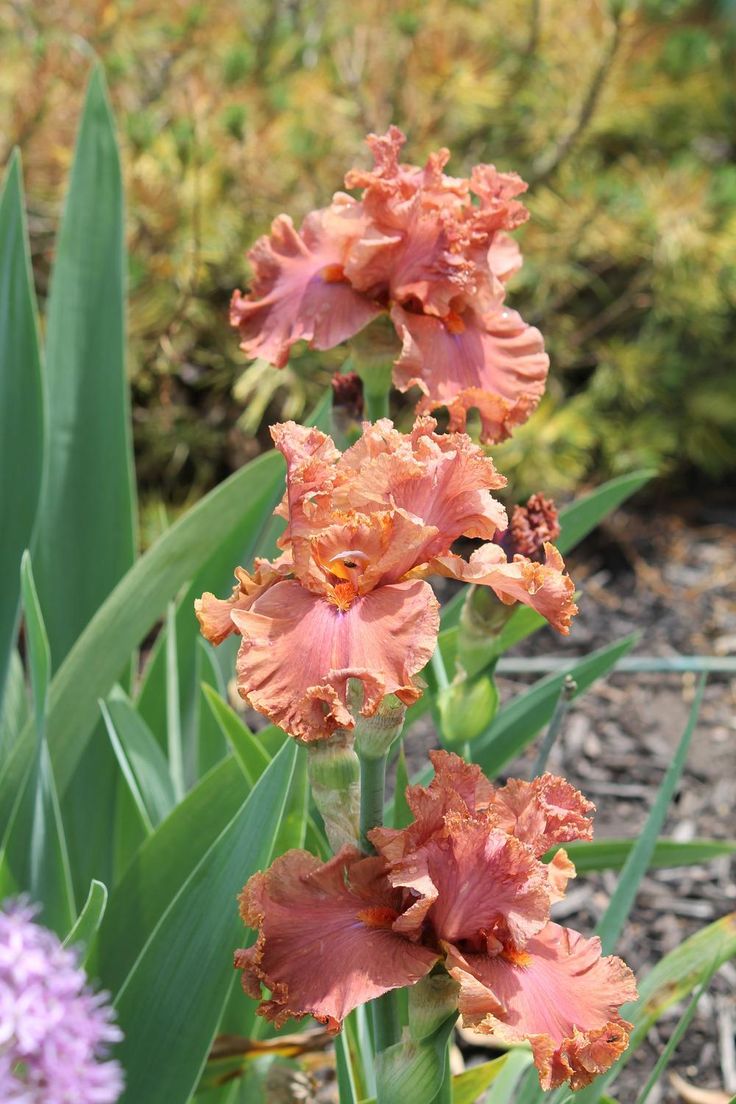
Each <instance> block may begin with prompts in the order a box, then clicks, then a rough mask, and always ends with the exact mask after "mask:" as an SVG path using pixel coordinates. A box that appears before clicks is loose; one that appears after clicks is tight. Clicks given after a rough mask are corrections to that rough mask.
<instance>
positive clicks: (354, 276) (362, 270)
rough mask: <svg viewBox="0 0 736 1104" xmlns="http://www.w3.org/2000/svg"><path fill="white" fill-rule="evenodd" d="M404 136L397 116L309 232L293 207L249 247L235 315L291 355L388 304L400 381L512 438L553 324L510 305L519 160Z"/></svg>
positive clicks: (334, 340)
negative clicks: (460, 153) (423, 149)
mask: <svg viewBox="0 0 736 1104" xmlns="http://www.w3.org/2000/svg"><path fill="white" fill-rule="evenodd" d="M404 141H405V138H404V135H403V134H402V133H401V131H400V130H398V128H397V127H391V128H390V129H389V131H388V132H387V133H386V134H384V135H382V136H379V135H375V134H371V135H369V137H368V139H367V142H368V145H369V147H370V149H371V152H372V154H373V158H374V162H375V164H374V167H373V168H372V169H370V170H367V171H363V170H359V169H353V170H351V171H350V172H349V173H348V174H347V176H346V178H345V184H346V187H348V188H350V189H353V190H357V191H359V192H360V194H361V198H360V199H355V198H353V197H351V196H349V195H347V194H346V193H344V192H338V193H336V194H335V196H334V198H333V200H332V203H331V204H330V206H329V207H326V208H323V209H322V210H319V211H313V212H311V214H309V215H308V216H307V218H306V219H305V220H304V223H303V225H302V228H301V230H299V231H297V230H296V229H295V228H294V225H293V223H292V221H291V219H290V218H289V217H288V216H287V215H280V216H279V217H278V218H277V219H276V220H275V221H274V223H273V225H272V227H271V233H270V234H269V235H266V236H264V237H262V238H260V239H259V241H258V242H257V243H256V245H255V246H254V247H253V249H252V250H251V251H250V253H249V259H250V261H251V264H252V267H253V285H252V287H251V290H250V292H249V293H248V294H247V295H243V294H241V292H240V291H236V292H235V294H234V296H233V299H232V304H231V321H232V324H233V325H234V326H236V327H237V328H238V330H239V331H240V335H241V338H242V345H241V348H242V349H243V350H244V351H245V352H246V353H247V355H248V356H250V357H263V358H264V359H265V360H267V361H269V362H270V363H271V364H274V365H276V366H277V367H283V366H284V365H285V364H286V362H287V360H288V357H289V352H290V349H291V347H292V345H294V344H295V343H296V342H297V341H300V340H305V341H308V342H309V343H310V344H311V345H312V347H313V348H316V349H329V348H333V347H334V346H335V345H338V344H340V343H341V342H343V341H345V340H346V339H348V338H350V337H352V336H354V335H355V334H356V333H358V332H359V331H360V330H362V329H363V327H364V326H366V325H367V324H368V323H369V322H371V321H373V319H374V318H376V317H377V316H378V315H379V314H382V313H386V312H388V314H389V315H390V318H391V321H392V322H393V325H394V328H395V330H396V334H397V337H398V342H399V343H400V345H399V344H398V343H397V350H398V348H399V347H400V352H399V354H398V357H397V359H396V361H395V365H394V383H395V384H396V386H397V387H399V388H400V389H401V390H402V391H406V390H408V388H410V387H412V386H417V387H418V388H419V389H420V391H421V392H422V399H421V401H420V403H419V407H418V410H419V412H420V413H422V412H426V411H432V410H434V409H435V408H437V407H439V406H446V407H447V408H448V410H449V413H450V428H451V429H459V430H461V429H464V427H465V422H466V417H467V412H468V410H469V409H470V408H472V407H475V408H477V409H478V411H479V413H480V418H481V425H482V440H483V441H484V442H493V441H500V440H503V439H504V438H505V437H507V436H508V435H509V433H510V432H511V430H512V429H513V428H514V427H515V426H517V425H519V424H521V423H522V422H524V421H526V419H527V418H528V416H529V414H530V413H531V411H532V410H533V409H534V407H535V406H536V405H537V403H538V401H539V399H540V396H541V395H542V392H543V391H544V386H545V381H546V376H547V368H548V363H549V362H548V358H547V356H546V354H545V352H544V343H543V340H542V337H541V334H540V333H539V331H538V330H536V329H534V328H533V327H532V326H528V325H527V324H526V323H525V322H524V321H523V319H522V318H521V317H520V315H518V314H517V313H516V311H513V310H510V309H508V307H506V305H505V295H506V284H507V281H508V280H509V278H510V277H511V276H512V275H513V274H514V273H515V272H516V271H518V269H519V268H520V267H521V253H520V251H519V248H518V246H517V245H516V243H515V242H514V241H513V239H512V238H511V237H509V235H508V233H507V232H508V231H509V230H514V229H515V228H516V227H518V226H519V225H520V224H521V223H522V222H524V221H525V220H526V218H527V217H528V216H527V211H526V210H525V208H524V206H523V205H522V204H521V203H520V202H519V200H518V199H517V196H518V195H520V194H521V193H522V192H524V191H525V190H526V184H525V183H524V182H523V181H522V180H521V178H520V177H518V176H517V175H516V174H515V173H500V172H498V171H497V170H496V169H495V168H494V166H493V165H477V166H476V167H475V168H474V169H473V171H472V173H471V176H470V178H469V179H461V178H456V177H450V176H447V175H446V174H445V173H444V172H443V169H444V167H445V165H446V164H447V161H448V158H449V152H448V151H447V150H445V149H442V150H439V151H438V152H437V153H433V154H431V155H430V157H429V159H428V161H427V163H426V165H425V166H424V168H418V167H416V166H414V165H407V164H403V163H402V162H401V161H400V160H399V156H400V152H401V148H402V146H403V144H404Z"/></svg>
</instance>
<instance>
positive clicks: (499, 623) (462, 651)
mask: <svg viewBox="0 0 736 1104" xmlns="http://www.w3.org/2000/svg"><path fill="white" fill-rule="evenodd" d="M513 612H514V607H513V606H507V605H505V603H503V602H502V601H501V600H500V599H499V598H497V597H496V595H495V594H494V593H493V591H492V590H491V588H490V587H483V586H472V587H470V589H469V591H468V594H467V596H466V598H465V601H464V603H463V608H462V613H461V614H460V623H459V626H458V634H457V658H458V663H459V664H460V666H461V667H462V669H463V671H464V672H465V674H466V675H477V674H478V672H479V671H482V670H483V669H484V668H485V667H488V665H489V664H490V663H492V662H493V661H494V660H495V659H497V658H498V640H499V637H500V635H501V632H502V630H503V629H504V627H505V626H506V623H507V621H508V619H509V618H510V617H511V615H512V613H513Z"/></svg>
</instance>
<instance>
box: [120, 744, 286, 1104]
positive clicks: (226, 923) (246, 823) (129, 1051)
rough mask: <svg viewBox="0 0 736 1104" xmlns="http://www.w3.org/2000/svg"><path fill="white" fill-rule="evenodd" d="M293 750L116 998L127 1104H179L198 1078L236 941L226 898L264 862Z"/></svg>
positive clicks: (204, 864)
mask: <svg viewBox="0 0 736 1104" xmlns="http://www.w3.org/2000/svg"><path fill="white" fill-rule="evenodd" d="M296 750H297V749H296V746H295V745H294V744H292V743H289V744H287V745H285V747H284V748H283V749H282V751H281V752H280V753H279V755H278V756H277V757H276V758H275V759H274V761H273V762H272V763H271V764H270V766H269V767H268V768H267V770H266V771H265V772H264V774H263V775H262V777H261V778H260V779H259V781H258V782H257V784H256V786H255V787H254V789H253V790H252V791H251V794H250V795H249V797H248V799H247V800H246V802H245V804H244V805H243V806H242V807H241V808H240V809H239V810H238V812H237V813H236V814H235V816H234V817H233V818H232V820H231V821H230V822H229V823H228V824H227V826H226V827H225V828H224V829H223V831H222V832H221V833H220V835H219V836H218V837H217V839H216V840H215V841H214V843H213V844H212V846H211V847H210V848H209V849H208V851H207V852H206V854H205V855H203V857H202V859H201V860H200V862H199V863H198V864H197V866H196V867H195V868H194V869H193V871H192V873H191V874H190V876H189V877H188V878H187V880H186V882H185V883H184V885H183V886H182V887H181V889H180V891H179V893H178V894H177V895H176V897H175V898H174V899H173V901H172V902H171V903H170V904H169V906H168V908H167V909H166V911H165V912H164V914H163V915H162V917H161V919H160V920H159V922H158V924H157V925H156V927H155V928H154V930H153V931H152V933H151V935H150V937H149V939H148V940H147V942H146V944H145V946H144V947H143V948H142V950H141V952H140V954H139V956H138V958H137V960H136V961H135V964H134V965H133V968H132V970H131V971H130V973H129V974H128V976H127V977H126V978H125V980H124V982H123V984H122V986H121V988H120V990H119V991H118V993H117V995H116V997H115V1005H116V1008H117V1011H118V1015H119V1019H120V1025H121V1027H122V1029H123V1031H124V1033H125V1039H124V1041H123V1042H122V1043H121V1045H120V1047H119V1058H120V1061H121V1062H122V1064H123V1067H124V1068H125V1073H126V1088H125V1093H124V1095H123V1097H122V1100H123V1101H124V1102H127V1104H133V1102H135V1104H159V1102H160V1101H162V1100H165V1101H167V1104H186V1102H187V1101H188V1100H189V1098H190V1095H191V1093H192V1092H193V1090H194V1088H195V1087H196V1085H197V1082H198V1081H199V1077H200V1075H201V1072H202V1069H203V1068H204V1064H205V1062H206V1060H207V1054H208V1052H209V1049H210V1046H211V1043H212V1039H213V1037H214V1035H215V1031H216V1029H217V1024H218V1021H219V1018H220V1015H221V1013H222V1010H223V1007H224V1005H225V1002H226V1000H227V995H228V993H229V991H230V989H231V987H232V984H233V975H234V971H233V968H232V957H231V956H232V951H233V948H234V947H236V946H237V945H238V943H239V942H242V923H241V921H240V919H239V917H238V913H237V908H236V905H235V897H236V895H237V893H238V891H239V890H240V888H241V887H242V885H243V884H244V882H245V881H247V879H248V878H249V877H250V875H251V874H253V873H254V872H255V871H256V870H258V869H260V868H262V867H264V866H266V865H268V862H269V860H270V858H271V851H272V847H273V841H274V839H275V837H276V835H277V832H278V826H279V823H280V820H281V816H282V814H283V810H284V806H285V803H286V800H287V797H288V793H289V789H290V783H291V777H292V774H293V769H294V763H295V760H296ZM162 1055H165V1060H164V1061H162V1060H161V1056H162Z"/></svg>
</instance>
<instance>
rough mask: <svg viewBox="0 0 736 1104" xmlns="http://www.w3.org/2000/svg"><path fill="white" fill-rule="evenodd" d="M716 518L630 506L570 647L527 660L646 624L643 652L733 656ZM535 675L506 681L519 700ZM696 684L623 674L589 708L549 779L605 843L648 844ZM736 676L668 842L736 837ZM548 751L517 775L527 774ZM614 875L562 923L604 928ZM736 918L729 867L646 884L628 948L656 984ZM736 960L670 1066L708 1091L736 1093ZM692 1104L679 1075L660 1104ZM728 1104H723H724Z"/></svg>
mask: <svg viewBox="0 0 736 1104" xmlns="http://www.w3.org/2000/svg"><path fill="white" fill-rule="evenodd" d="M698 511H702V508H701V507H693V508H690V509H688V508H687V507H686V508H685V509H684V510H683V514H684V515H685V517H686V518H687V515H688V513H689V514H690V517H689V518H688V519H687V520H683V515H682V514H680V515H678V516H676V517H675V518H674V519H673V520H669V521H666V522H665V521H663V520H662V519H661V518H658V519H657V521H656V524H653V523H652V517H651V515H645V514H634V513H625V512H623V511H620V512H619V513H618V514H617V515H616V517H615V519H614V520H613V521H612V522H611V523H610V524H608V525H607V526H606V527H605V528H604V529H603V530H602V531H601V532H599V533H598V534H597V535H596V536H595V537H594V538H592V539H591V540H590V541H589V542H588V543H587V544H586V545H585V546H583V547H582V548H581V549H580V550H579V551H578V553H577V554H576V556H575V557H573V559H572V562H571V565H570V566H571V573H572V575H573V577H574V578H575V580H576V583H577V584H578V586H579V588H580V590H581V591H582V593H583V596H584V597H583V599H582V600H581V602H580V606H581V612H580V615H579V617H578V618H577V623H576V625H575V626H574V629H573V632H572V634H571V637H570V638H569V639H568V640H567V641H565V642H560V640H559V638H556V637H555V636H554V634H553V633H551V632H550V631H549V630H545V631H544V632H541V633H539V634H538V635H537V636H535V637H534V638H533V640H530V641H527V642H526V643H525V644H524V645H521V646H520V648H519V649H517V654H526V655H543V654H552V655H560V654H567V655H570V656H571V657H572V656H574V655H576V654H584V653H586V652H588V651H591V650H592V649H594V648H597V647H600V646H601V645H603V644H605V643H608V642H609V641H611V640H613V639H616V638H618V637H621V636H624V635H626V634H627V633H629V632H631V631H632V630H633V629H638V630H639V631H640V632H641V634H642V638H641V641H640V643H639V644H638V645H637V646H636V649H635V652H634V654H638V655H659V656H667V655H673V654H676V653H680V654H697V653H701V654H706V655H733V654H734V653H735V652H736V528H734V527H733V526H730V525H728V524H726V523H725V519H724V518H723V517H722V516H721V517H719V516H718V515H717V514H716V516H715V517H714V516H713V514H711V516H710V517H706V519H705V521H706V524H703V516H702V512H701V514H700V517H698ZM529 681H530V680H529V679H514V680H510V679H504V680H502V682H501V688H502V694H503V697H504V699H506V700H507V699H508V697H509V696H511V695H513V694H515V693H517V692H518V691H519V689H521V687H522V686H523V685H524V684H526V683H528V682H529ZM694 682H695V680H694V677H693V676H692V675H673V674H666V675H643V674H642V675H638V674H619V675H616V674H614V675H612V676H611V677H609V678H608V679H606V680H604V681H603V682H599V683H597V684H595V685H594V686H593V687H592V688H591V689H590V690H589V691H588V692H587V694H585V695H583V696H582V697H581V698H580V699H578V701H576V702H575V703H574V704H573V706H572V708H571V710H570V712H569V714H568V716H567V719H566V723H565V727H564V732H563V735H562V738H561V739H560V740H559V741H558V743H557V745H556V746H555V748H554V749H553V751H552V754H551V757H550V761H549V764H548V766H549V769H551V770H553V771H555V772H557V773H560V774H564V775H566V776H567V777H568V778H569V779H570V781H571V782H573V783H574V784H575V785H576V786H578V787H579V788H580V789H581V790H582V791H583V792H584V793H585V794H586V795H587V796H589V797H590V798H591V799H592V800H593V801H595V803H596V805H597V807H598V813H597V817H596V836H597V838H603V837H606V836H608V837H616V836H635V835H636V833H637V830H638V829H639V828H640V827H641V826H642V825H643V823H644V821H645V819H646V815H647V811H648V809H649V808H650V806H651V804H652V801H653V799H654V795H655V792H656V789H657V786H658V785H659V783H660V781H661V779H662V776H663V773H664V770H665V769H666V767H667V765H668V763H669V762H670V760H671V757H672V754H673V752H674V749H675V746H676V743H677V741H678V739H679V737H680V735H681V733H682V730H683V727H684V725H685V722H686V719H687V715H688V711H689V706H690V704H691V702H692V698H693V692H694ZM735 706H736V679H733V678H728V677H726V676H723V675H713V676H710V678H709V681H708V685H707V687H706V692H705V699H704V703H703V708H702V712H701V716H700V721H699V724H698V728H697V730H696V733H695V736H694V740H693V745H692V748H691V751H690V755H689V759H688V765H687V768H686V770H685V773H684V777H683V780H682V783H681V785H680V787H679V789H678V793H677V797H676V801H675V803H674V805H673V807H672V809H671V812H670V815H669V817H668V820H667V823H666V825H665V829H664V834H666V835H669V836H674V837H676V838H678V839H681V840H687V839H691V838H694V837H713V838H733V837H734V836H736V814H735V812H734V810H736V709H735V708H734V707H735ZM534 754H535V748H532V749H531V750H530V752H529V754H528V755H527V756H526V757H525V758H523V759H521V760H520V761H519V762H518V764H515V766H514V771H513V773H515V774H518V775H520V776H521V777H524V776H528V774H529V772H530V771H531V766H532V763H533V759H534ZM616 877H617V876H616V875H615V874H613V873H605V874H602V875H597V876H590V877H585V878H582V877H581V878H580V879H578V880H577V882H575V883H573V884H572V887H571V890H570V892H569V893H568V896H567V899H566V900H565V902H563V903H562V904H561V905H560V906H558V907H557V918H558V919H560V920H561V922H563V923H566V924H569V925H571V926H573V927H576V928H579V929H580V930H581V931H583V932H589V931H590V930H591V929H592V927H593V926H594V925H595V923H596V921H597V920H598V918H599V917H600V915H601V914H602V912H603V911H604V909H605V907H606V904H607V902H608V899H609V895H610V893H611V891H612V890H613V888H614V886H615V884H616ZM735 909H736V864H735V863H734V861H733V860H732V859H729V858H720V859H717V860H715V861H713V862H710V863H708V864H707V865H704V866H698V867H691V868H687V869H676V870H660V871H656V872H653V873H651V874H649V875H648V876H647V877H646V878H645V879H644V881H643V883H642V886H641V888H640V891H639V894H638V897H637V901H636V905H635V908H634V912H633V914H632V917H631V919H630V922H629V923H628V925H627V927H626V930H625V934H624V936H623V938H622V940H621V944H620V947H619V951H620V953H621V954H622V955H623V956H624V957H625V958H626V960H627V961H628V962H629V963H630V964H631V966H632V967H633V968H634V969H635V971H636V972H637V974H639V975H640V976H643V974H644V973H646V972H647V971H648V970H649V969H650V968H651V967H652V966H653V965H654V963H655V962H657V960H658V959H659V958H661V957H662V955H664V954H666V953H667V952H668V951H670V950H672V949H673V948H674V947H676V946H677V945H678V944H679V943H680V942H682V940H683V939H685V938H686V937H687V936H689V935H691V934H693V933H694V932H696V931H697V930H698V929H700V928H701V927H703V926H705V925H706V924H708V923H710V922H711V921H712V920H715V919H717V918H718V917H720V916H723V915H724V914H725V913H728V912H731V911H733V910H735ZM681 1011H682V1007H681V1006H677V1007H675V1009H673V1010H672V1011H671V1013H670V1014H668V1015H666V1016H665V1017H663V1019H662V1020H661V1021H660V1023H659V1025H658V1026H657V1027H656V1028H655V1029H654V1030H653V1031H652V1032H651V1034H650V1037H649V1040H648V1042H647V1045H646V1046H645V1047H643V1048H642V1049H641V1050H640V1052H639V1053H638V1055H637V1056H636V1057H635V1058H634V1059H633V1060H632V1061H631V1062H630V1063H629V1065H628V1067H627V1069H626V1071H625V1072H624V1074H623V1075H622V1076H621V1078H620V1079H619V1081H618V1082H617V1084H616V1086H615V1090H614V1095H615V1096H616V1097H617V1099H618V1100H620V1102H621V1104H633V1102H634V1101H635V1100H636V1098H637V1095H638V1091H639V1090H640V1088H641V1087H642V1086H643V1084H644V1082H645V1080H646V1077H647V1075H648V1073H649V1071H651V1069H652V1067H653V1064H654V1062H655V1061H656V1058H657V1056H658V1054H659V1053H660V1052H661V1048H662V1047H663V1046H664V1045H665V1043H666V1041H667V1039H668V1038H669V1036H670V1034H671V1032H672V1030H673V1028H674V1026H675V1024H676V1022H677V1019H678V1018H679V1015H680V1014H681ZM735 1025H736V963H734V962H731V963H727V964H726V965H724V966H723V967H722V968H721V969H720V970H719V971H718V973H717V974H716V976H715V978H714V980H713V982H712V984H711V986H710V990H709V992H708V993H706V994H705V995H704V996H703V998H702V999H701V1001H700V1005H699V1008H698V1012H697V1013H696V1016H695V1019H694V1020H693V1022H692V1024H691V1026H690V1028H689V1030H688V1032H687V1033H686V1035H685V1037H684V1038H683V1040H682V1041H681V1043H680V1045H679V1047H678V1050H677V1053H676V1056H675V1058H674V1060H673V1062H672V1065H671V1066H670V1070H671V1071H673V1072H676V1073H677V1074H679V1075H680V1076H681V1077H682V1078H684V1079H685V1080H686V1081H687V1082H689V1083H691V1084H692V1085H693V1086H696V1087H697V1088H698V1089H701V1090H702V1089H713V1090H715V1089H720V1090H722V1091H723V1090H725V1091H726V1093H727V1096H726V1097H725V1098H724V1099H729V1098H730V1096H731V1095H732V1094H736V1045H735V1041H734V1031H735ZM682 1099H683V1097H682V1096H681V1095H680V1094H679V1093H678V1092H677V1091H675V1089H674V1087H673V1086H672V1085H670V1083H669V1079H667V1081H666V1082H665V1083H663V1084H662V1085H661V1086H659V1087H658V1088H657V1090H655V1091H654V1092H653V1093H652V1094H651V1095H650V1097H649V1102H650V1104H675V1102H677V1101H681V1100H682ZM713 1104H715V1098H714V1101H713Z"/></svg>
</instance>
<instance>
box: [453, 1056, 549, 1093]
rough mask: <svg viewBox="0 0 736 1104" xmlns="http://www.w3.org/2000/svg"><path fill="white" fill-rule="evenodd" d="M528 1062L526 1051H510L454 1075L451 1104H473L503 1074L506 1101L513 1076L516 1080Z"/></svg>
mask: <svg viewBox="0 0 736 1104" xmlns="http://www.w3.org/2000/svg"><path fill="white" fill-rule="evenodd" d="M522 1059H523V1060H522ZM530 1060H531V1057H530V1055H529V1052H528V1051H525V1050H522V1051H519V1050H510V1051H509V1052H508V1053H507V1054H502V1055H501V1056H500V1057H499V1058H494V1059H493V1060H492V1061H490V1062H481V1064H480V1065H478V1066H471V1067H470V1069H466V1070H464V1071H463V1072H462V1073H458V1074H456V1075H455V1076H454V1077H453V1079H452V1104H475V1101H476V1100H477V1099H478V1097H480V1096H483V1094H484V1093H485V1092H486V1091H487V1089H489V1088H490V1087H491V1085H493V1084H497V1083H498V1080H499V1078H500V1077H501V1076H502V1075H503V1074H504V1072H505V1073H506V1074H507V1077H506V1081H507V1085H506V1091H507V1095H506V1096H504V1097H503V1099H504V1100H506V1099H508V1092H510V1090H511V1088H512V1087H513V1084H514V1083H515V1080H514V1076H513V1075H514V1074H515V1078H516V1080H518V1078H519V1077H520V1075H521V1072H522V1070H524V1069H526V1067H527V1066H528V1064H529V1062H530ZM484 1099H485V1097H484Z"/></svg>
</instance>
